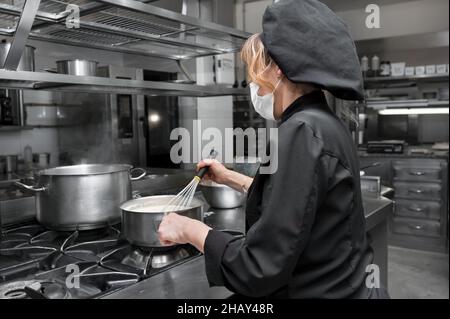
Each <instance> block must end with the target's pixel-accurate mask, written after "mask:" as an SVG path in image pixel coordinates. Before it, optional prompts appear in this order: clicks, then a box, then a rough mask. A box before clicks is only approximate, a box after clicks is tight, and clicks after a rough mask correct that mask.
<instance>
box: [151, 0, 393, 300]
mask: <svg viewBox="0 0 450 319" xmlns="http://www.w3.org/2000/svg"><path fill="white" fill-rule="evenodd" d="M241 57H242V59H243V61H244V62H245V63H246V65H247V69H248V77H249V80H250V81H251V83H250V89H251V97H252V102H253V105H254V107H255V110H256V111H257V112H258V113H259V114H260V115H261V116H262V117H264V118H266V119H269V120H276V121H277V124H278V169H277V171H276V172H274V173H273V174H261V173H258V174H257V175H256V176H255V178H254V179H251V178H250V177H247V176H244V175H241V174H239V173H237V172H234V171H231V170H228V169H227V168H225V167H224V166H223V165H222V164H220V163H219V162H217V161H215V160H203V161H202V162H200V163H199V164H198V168H201V167H204V166H208V167H209V178H211V179H212V180H214V181H215V182H217V183H222V184H226V185H229V186H231V187H233V188H235V189H237V190H240V191H245V192H247V193H248V197H247V203H246V228H247V233H246V237H244V238H237V237H234V236H232V235H230V234H228V233H226V232H220V231H217V230H213V229H211V228H210V227H208V226H207V225H205V224H203V223H201V222H200V221H196V220H192V219H189V218H187V217H183V216H180V215H177V214H174V213H172V214H169V215H168V216H166V217H165V219H164V220H163V222H162V223H161V226H160V228H159V238H160V240H161V242H162V243H166V244H171V243H180V244H183V243H190V244H192V245H194V246H195V247H196V248H197V249H199V250H200V251H202V252H204V255H205V261H206V275H207V278H208V281H209V283H210V285H211V286H215V285H222V286H225V287H227V288H228V289H230V290H231V291H233V292H235V293H238V294H241V295H244V296H251V297H263V296H270V297H280V298H383V297H388V295H387V294H386V293H384V290H383V289H382V288H381V289H377V288H373V287H372V286H371V285H368V284H367V282H366V281H367V280H366V279H367V276H368V273H367V272H366V267H367V266H368V265H370V264H371V263H372V261H373V252H372V249H371V248H370V246H369V245H368V242H367V238H366V231H365V218H364V212H363V206H362V200H361V191H360V180H359V167H358V158H357V154H356V151H355V147H354V144H353V141H352V138H351V136H350V134H349V132H348V130H347V128H346V127H344V125H343V124H342V123H341V122H340V120H339V119H338V118H337V117H336V115H335V114H334V113H333V112H332V110H331V109H330V108H329V106H328V105H327V101H326V99H325V96H324V93H323V90H327V91H328V92H330V93H331V94H333V95H334V96H335V97H337V98H340V99H346V100H362V99H363V85H362V79H361V72H360V66H359V63H358V57H357V54H356V51H355V47H354V43H353V41H352V39H351V37H350V35H349V32H348V30H347V27H346V25H345V24H344V23H343V22H342V21H341V20H340V19H339V18H338V17H337V16H336V15H335V14H334V13H333V12H332V11H331V10H330V9H329V8H328V7H327V6H325V5H324V4H322V3H321V2H319V1H316V0H284V1H280V2H277V3H275V4H273V5H271V6H269V7H268V8H267V10H266V12H265V14H264V17H263V32H262V33H261V34H256V35H253V36H252V37H250V38H249V39H248V40H247V42H246V43H245V44H244V47H243V49H242V52H241ZM369 269H371V268H370V267H369ZM369 282H370V281H369Z"/></svg>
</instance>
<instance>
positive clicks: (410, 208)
mask: <svg viewBox="0 0 450 319" xmlns="http://www.w3.org/2000/svg"><path fill="white" fill-rule="evenodd" d="M408 210H410V211H412V212H416V213H423V212H425V209H423V208H422V207H412V206H411V207H408Z"/></svg>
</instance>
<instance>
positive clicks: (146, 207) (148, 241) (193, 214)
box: [120, 195, 203, 248]
mask: <svg viewBox="0 0 450 319" xmlns="http://www.w3.org/2000/svg"><path fill="white" fill-rule="evenodd" d="M174 196H175V195H160V196H148V197H142V198H139V199H134V200H130V201H128V202H126V203H124V204H122V205H121V206H120V208H121V209H122V235H123V236H124V238H125V239H126V240H128V241H129V242H130V243H131V244H133V245H137V246H141V247H149V248H155V247H167V246H163V245H161V243H160V241H159V238H158V228H159V225H160V224H161V221H162V219H163V218H164V216H165V214H167V213H168V212H164V211H163V208H165V206H166V205H167V204H168V203H169V201H170V200H171V199H172V198H173V197H174ZM174 213H177V214H179V215H182V216H186V217H189V218H193V219H196V220H199V221H203V202H202V201H200V200H198V199H196V198H194V199H193V200H192V204H191V206H190V207H189V208H187V209H182V210H177V211H174ZM169 247H170V246H169Z"/></svg>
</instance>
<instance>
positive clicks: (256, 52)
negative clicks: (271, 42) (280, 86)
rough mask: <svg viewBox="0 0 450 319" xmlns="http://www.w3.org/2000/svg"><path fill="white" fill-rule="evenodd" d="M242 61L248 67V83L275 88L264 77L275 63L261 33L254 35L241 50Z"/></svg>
mask: <svg viewBox="0 0 450 319" xmlns="http://www.w3.org/2000/svg"><path fill="white" fill-rule="evenodd" d="M241 59H242V61H244V63H245V64H246V65H247V77H248V81H250V82H255V83H257V84H259V85H264V86H265V87H268V88H270V89H271V90H273V89H274V88H275V87H274V85H273V83H271V82H270V81H268V80H266V79H265V78H264V77H263V73H264V71H266V70H268V69H269V68H270V67H271V66H272V65H273V64H274V61H273V60H272V58H271V57H270V55H269V53H268V51H267V49H266V48H265V46H264V44H263V42H262V40H261V34H260V33H256V34H254V35H252V36H251V37H250V38H248V39H247V41H245V43H244V46H243V47H242V50H241Z"/></svg>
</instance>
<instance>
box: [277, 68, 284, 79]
mask: <svg viewBox="0 0 450 319" xmlns="http://www.w3.org/2000/svg"><path fill="white" fill-rule="evenodd" d="M276 72H277V77H282V76H283V72H282V71H281V69H280V68H279V67H278V66H276Z"/></svg>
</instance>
